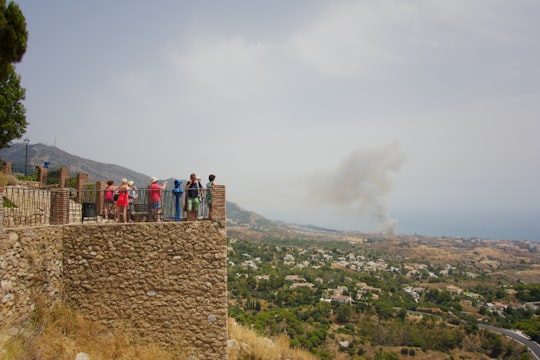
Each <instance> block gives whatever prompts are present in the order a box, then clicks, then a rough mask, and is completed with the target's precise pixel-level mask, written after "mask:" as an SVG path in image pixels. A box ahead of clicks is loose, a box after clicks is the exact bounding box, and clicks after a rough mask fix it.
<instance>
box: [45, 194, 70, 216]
mask: <svg viewBox="0 0 540 360" xmlns="http://www.w3.org/2000/svg"><path fill="white" fill-rule="evenodd" d="M50 214H51V215H50V219H49V223H50V224H51V225H63V224H67V223H69V189H65V188H64V189H58V190H54V191H51V212H50Z"/></svg>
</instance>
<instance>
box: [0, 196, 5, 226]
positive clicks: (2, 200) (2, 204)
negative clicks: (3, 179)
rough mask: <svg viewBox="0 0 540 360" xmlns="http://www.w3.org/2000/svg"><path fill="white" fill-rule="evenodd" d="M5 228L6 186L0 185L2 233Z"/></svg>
mask: <svg viewBox="0 0 540 360" xmlns="http://www.w3.org/2000/svg"><path fill="white" fill-rule="evenodd" d="M3 229H4V187H3V186H0V233H1V232H2V230H3Z"/></svg>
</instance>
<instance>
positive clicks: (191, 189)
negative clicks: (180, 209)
mask: <svg viewBox="0 0 540 360" xmlns="http://www.w3.org/2000/svg"><path fill="white" fill-rule="evenodd" d="M202 190H203V187H202V184H201V183H200V182H199V181H198V180H197V175H196V174H195V173H193V174H191V175H190V176H189V181H188V183H187V184H186V189H185V191H184V194H187V202H188V203H187V213H188V215H187V219H188V221H193V220H197V215H198V213H199V203H200V197H199V194H202Z"/></svg>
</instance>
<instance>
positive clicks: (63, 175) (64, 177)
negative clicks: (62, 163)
mask: <svg viewBox="0 0 540 360" xmlns="http://www.w3.org/2000/svg"><path fill="white" fill-rule="evenodd" d="M58 180H59V181H58V187H59V188H64V187H69V184H67V182H68V180H69V168H60V174H59V175H58Z"/></svg>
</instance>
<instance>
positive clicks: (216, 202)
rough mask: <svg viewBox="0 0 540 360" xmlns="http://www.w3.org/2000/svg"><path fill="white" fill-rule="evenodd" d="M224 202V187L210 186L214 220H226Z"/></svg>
mask: <svg viewBox="0 0 540 360" xmlns="http://www.w3.org/2000/svg"><path fill="white" fill-rule="evenodd" d="M225 200H226V199H225V185H214V186H212V210H213V218H214V220H221V221H225V220H226V219H227V212H226V206H225Z"/></svg>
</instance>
